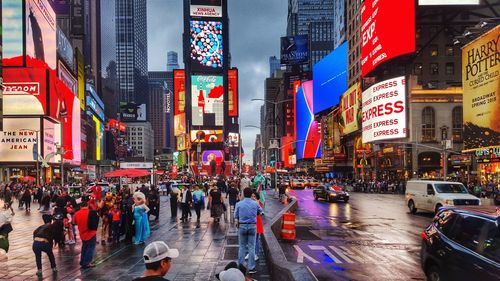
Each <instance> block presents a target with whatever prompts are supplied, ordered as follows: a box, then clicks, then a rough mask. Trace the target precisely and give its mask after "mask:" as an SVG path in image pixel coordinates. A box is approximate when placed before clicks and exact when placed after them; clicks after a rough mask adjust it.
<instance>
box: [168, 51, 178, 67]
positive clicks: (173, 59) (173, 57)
mask: <svg viewBox="0 0 500 281" xmlns="http://www.w3.org/2000/svg"><path fill="white" fill-rule="evenodd" d="M179 68H180V66H179V59H178V55H177V52H174V51H169V52H168V53H167V71H169V72H172V71H174V69H179Z"/></svg>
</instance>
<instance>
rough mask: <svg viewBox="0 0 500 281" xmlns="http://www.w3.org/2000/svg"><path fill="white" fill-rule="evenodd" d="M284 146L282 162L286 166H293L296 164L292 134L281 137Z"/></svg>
mask: <svg viewBox="0 0 500 281" xmlns="http://www.w3.org/2000/svg"><path fill="white" fill-rule="evenodd" d="M281 143H282V148H281V162H283V166H284V167H285V168H293V166H294V164H295V163H293V162H292V157H291V156H292V155H294V154H293V144H294V138H293V137H292V136H284V137H282V138H281Z"/></svg>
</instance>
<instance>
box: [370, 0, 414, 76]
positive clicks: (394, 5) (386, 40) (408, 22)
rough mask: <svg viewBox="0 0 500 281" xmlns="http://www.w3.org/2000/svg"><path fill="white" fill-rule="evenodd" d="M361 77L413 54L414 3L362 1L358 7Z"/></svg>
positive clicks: (405, 1)
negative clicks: (398, 58) (397, 58)
mask: <svg viewBox="0 0 500 281" xmlns="http://www.w3.org/2000/svg"><path fill="white" fill-rule="evenodd" d="M361 24H362V26H361V39H362V43H361V57H362V59H361V75H362V76H363V77H364V76H366V75H367V74H368V73H369V72H370V71H372V70H373V69H374V68H375V67H377V66H378V65H379V64H381V63H383V62H384V61H387V60H389V59H392V58H394V57H397V56H400V55H403V54H407V53H411V52H414V51H415V2H414V1H413V0H384V1H380V0H365V2H364V3H363V5H361Z"/></svg>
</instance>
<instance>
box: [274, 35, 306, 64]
mask: <svg viewBox="0 0 500 281" xmlns="http://www.w3.org/2000/svg"><path fill="white" fill-rule="evenodd" d="M308 60H309V38H308V36H307V35H296V36H285V37H281V60H280V62H281V64H289V65H294V64H302V63H307V62H308Z"/></svg>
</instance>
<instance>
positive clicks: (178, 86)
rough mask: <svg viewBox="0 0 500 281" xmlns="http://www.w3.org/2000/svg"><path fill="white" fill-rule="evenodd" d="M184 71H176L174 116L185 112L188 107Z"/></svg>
mask: <svg viewBox="0 0 500 281" xmlns="http://www.w3.org/2000/svg"><path fill="white" fill-rule="evenodd" d="M184 74H185V73H184V70H183V69H174V114H175V115H177V114H179V113H182V112H184V110H185V106H186V79H185V78H184V77H185V76H184Z"/></svg>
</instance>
